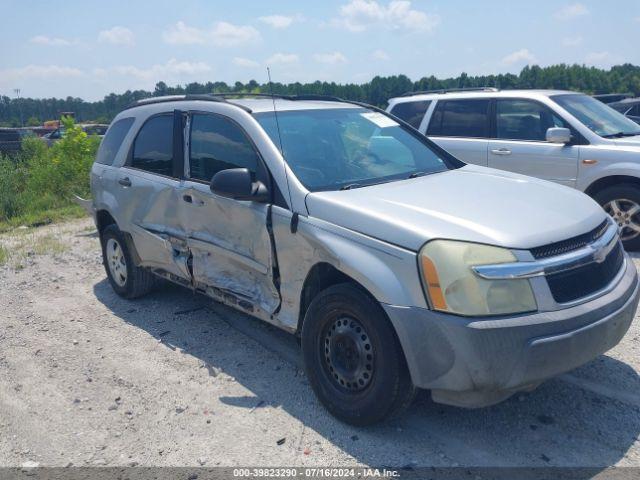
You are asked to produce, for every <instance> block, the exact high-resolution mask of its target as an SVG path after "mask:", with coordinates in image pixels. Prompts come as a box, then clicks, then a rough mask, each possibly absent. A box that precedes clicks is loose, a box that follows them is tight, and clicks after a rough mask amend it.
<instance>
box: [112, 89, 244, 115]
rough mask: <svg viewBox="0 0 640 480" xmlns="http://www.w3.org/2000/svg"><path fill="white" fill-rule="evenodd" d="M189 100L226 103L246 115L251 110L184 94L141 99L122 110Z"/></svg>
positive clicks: (213, 98) (215, 98) (205, 96)
mask: <svg viewBox="0 0 640 480" xmlns="http://www.w3.org/2000/svg"><path fill="white" fill-rule="evenodd" d="M190 100H201V101H205V102H221V103H228V104H230V105H234V106H236V107H239V108H241V109H243V110H244V111H246V112H247V113H251V109H250V108H248V107H245V106H244V105H239V104H237V103H234V102H228V101H227V100H226V99H224V98H222V97H219V96H216V95H212V94H206V93H205V94H189V93H188V94H185V95H165V96H162V97H148V98H142V99H140V100H137V101H135V102H133V103H130V104H129V105H127V106H126V107H124V109H123V110H128V109H130V108H135V107H142V106H144V105H153V104H156V103H166V102H186V101H190Z"/></svg>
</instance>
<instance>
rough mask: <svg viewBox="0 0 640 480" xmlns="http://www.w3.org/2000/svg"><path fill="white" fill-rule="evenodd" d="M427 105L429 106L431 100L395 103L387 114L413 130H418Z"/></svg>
mask: <svg viewBox="0 0 640 480" xmlns="http://www.w3.org/2000/svg"><path fill="white" fill-rule="evenodd" d="M429 105H431V100H424V101H421V102H403V103H397V104H396V105H394V107H393V108H392V109H391V112H389V113H391V114H392V115H395V116H396V117H398V118H400V119H402V120H404V121H405V122H407V123H408V124H409V125H411V126H412V127H413V128H415V129H418V128H419V127H420V123H421V122H422V118H423V117H424V114H425V113H426V112H427V109H428V108H429Z"/></svg>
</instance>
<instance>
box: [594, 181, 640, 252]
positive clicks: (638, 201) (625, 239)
mask: <svg viewBox="0 0 640 480" xmlns="http://www.w3.org/2000/svg"><path fill="white" fill-rule="evenodd" d="M594 199H595V200H596V201H597V202H598V203H599V204H600V205H602V208H604V210H605V211H606V212H607V213H608V214H609V215H611V218H613V220H614V221H615V222H616V224H617V225H618V230H619V232H620V239H621V240H622V244H623V245H624V248H625V249H626V250H629V251H635V250H640V188H638V187H636V186H634V185H630V184H622V185H614V186H612V187H608V188H605V189H603V190H600V191H599V192H598V193H596V194H595V195H594Z"/></svg>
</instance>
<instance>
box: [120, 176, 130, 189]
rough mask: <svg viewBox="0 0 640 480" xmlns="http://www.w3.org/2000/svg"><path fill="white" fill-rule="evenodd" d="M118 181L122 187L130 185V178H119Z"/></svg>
mask: <svg viewBox="0 0 640 480" xmlns="http://www.w3.org/2000/svg"><path fill="white" fill-rule="evenodd" d="M118 183H119V184H120V185H122V186H123V187H130V186H131V180H130V179H129V177H124V178H121V179H120V180H118Z"/></svg>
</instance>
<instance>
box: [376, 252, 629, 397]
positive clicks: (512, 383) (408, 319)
mask: <svg viewBox="0 0 640 480" xmlns="http://www.w3.org/2000/svg"><path fill="white" fill-rule="evenodd" d="M625 257H626V258H625V260H626V261H625V272H624V274H623V275H622V277H621V278H620V280H619V281H618V284H617V285H616V286H615V287H614V288H613V289H612V290H610V291H609V292H608V293H606V294H604V295H602V296H600V297H598V298H596V299H594V300H592V301H589V302H587V303H583V304H580V305H577V306H574V307H570V308H566V309H563V310H556V311H550V312H539V313H535V314H527V315H521V316H509V317H500V318H495V317H494V318H490V319H486V318H485V319H482V318H470V317H460V316H456V315H450V314H444V313H438V312H434V311H431V310H426V309H423V308H415V307H398V306H393V305H383V308H384V309H385V311H386V312H387V314H388V316H389V318H390V319H391V322H392V323H393V325H394V327H395V329H396V332H397V334H398V338H399V340H400V343H401V345H402V348H403V350H404V353H405V357H406V359H407V364H408V366H409V371H410V373H411V377H412V380H413V383H414V384H415V385H416V386H417V387H420V388H426V389H430V390H431V392H432V396H433V399H434V401H437V402H440V403H447V404H451V405H457V406H463V407H482V406H487V405H491V404H494V403H497V402H500V401H502V400H504V399H505V398H507V397H509V396H510V395H512V394H513V393H515V392H517V391H520V390H527V389H531V388H535V387H536V386H537V385H538V384H540V383H541V382H542V381H544V380H546V379H548V378H550V377H553V376H555V375H558V374H560V373H563V372H566V371H569V370H572V369H574V368H576V367H578V366H580V365H582V364H584V363H586V362H588V361H590V360H592V359H593V358H595V357H597V356H598V355H600V354H602V353H604V352H606V351H607V350H609V349H611V348H613V347H614V346H615V345H616V344H617V343H618V342H620V340H621V339H622V337H623V336H624V334H625V333H626V332H627V330H628V329H629V326H630V325H631V321H632V320H633V317H634V315H635V312H636V308H637V305H638V299H639V296H640V289H639V287H638V275H637V273H636V268H635V265H634V264H633V262H632V260H631V259H630V258H629V257H628V255H626V254H625Z"/></svg>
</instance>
